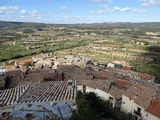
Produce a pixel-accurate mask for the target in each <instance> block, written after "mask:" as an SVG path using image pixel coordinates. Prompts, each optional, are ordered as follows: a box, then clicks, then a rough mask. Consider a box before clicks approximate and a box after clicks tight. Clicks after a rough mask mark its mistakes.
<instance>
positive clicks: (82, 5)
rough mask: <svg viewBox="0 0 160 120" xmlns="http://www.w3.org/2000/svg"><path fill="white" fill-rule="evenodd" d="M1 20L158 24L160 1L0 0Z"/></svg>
mask: <svg viewBox="0 0 160 120" xmlns="http://www.w3.org/2000/svg"><path fill="white" fill-rule="evenodd" d="M0 21H14V22H40V23H55V24H75V23H102V22H160V0H0Z"/></svg>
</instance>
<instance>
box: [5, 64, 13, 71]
mask: <svg viewBox="0 0 160 120" xmlns="http://www.w3.org/2000/svg"><path fill="white" fill-rule="evenodd" d="M4 68H6V69H8V70H11V69H15V65H6V66H4Z"/></svg>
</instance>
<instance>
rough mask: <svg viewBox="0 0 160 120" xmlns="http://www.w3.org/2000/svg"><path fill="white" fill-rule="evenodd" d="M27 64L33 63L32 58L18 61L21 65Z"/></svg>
mask: <svg viewBox="0 0 160 120" xmlns="http://www.w3.org/2000/svg"><path fill="white" fill-rule="evenodd" d="M27 62H32V58H30V59H25V60H19V61H18V63H19V64H25V63H27Z"/></svg>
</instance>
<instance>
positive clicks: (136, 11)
mask: <svg viewBox="0 0 160 120" xmlns="http://www.w3.org/2000/svg"><path fill="white" fill-rule="evenodd" d="M147 12H148V11H147V10H137V9H134V10H132V13H137V14H143V13H147Z"/></svg>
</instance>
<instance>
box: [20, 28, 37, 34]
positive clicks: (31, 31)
mask: <svg viewBox="0 0 160 120" xmlns="http://www.w3.org/2000/svg"><path fill="white" fill-rule="evenodd" d="M33 32H34V31H33V30H32V29H29V28H27V29H25V30H23V33H33Z"/></svg>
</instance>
